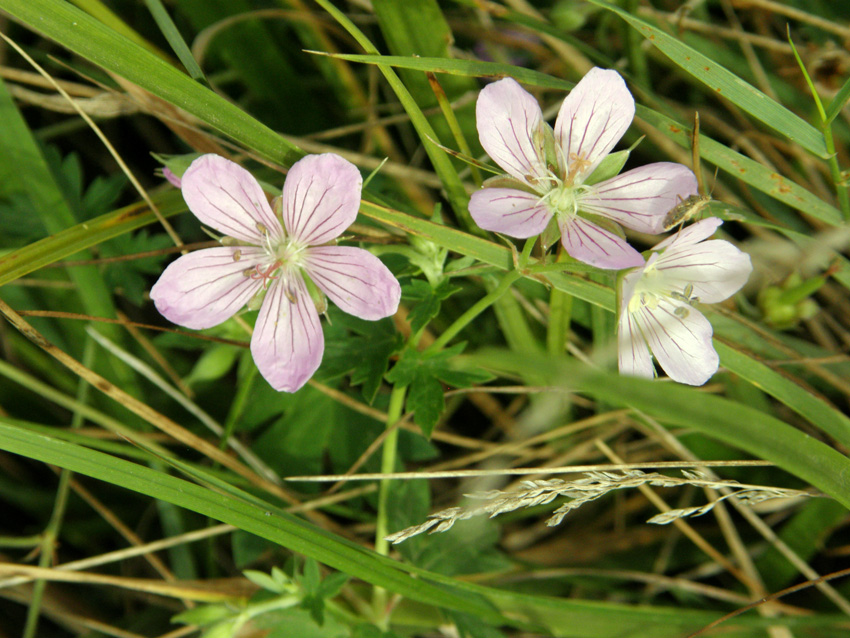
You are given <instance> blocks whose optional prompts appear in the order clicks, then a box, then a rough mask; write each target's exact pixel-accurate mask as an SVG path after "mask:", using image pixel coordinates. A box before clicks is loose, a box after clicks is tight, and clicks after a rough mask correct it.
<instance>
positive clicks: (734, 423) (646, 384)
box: [470, 352, 850, 508]
mask: <svg viewBox="0 0 850 638" xmlns="http://www.w3.org/2000/svg"><path fill="white" fill-rule="evenodd" d="M470 358H472V359H474V360H476V361H477V362H478V363H479V364H481V365H486V366H491V367H494V368H497V369H501V370H509V371H511V372H514V373H519V372H520V371H521V370H524V369H527V368H528V367H533V368H534V369H538V370H541V371H547V372H548V374H549V375H550V378H551V379H552V380H553V382H557V383H560V384H561V385H564V386H567V387H569V388H570V390H571V391H574V392H582V393H585V394H588V395H589V396H592V397H595V398H596V399H598V400H600V401H604V402H607V403H610V404H611V405H617V406H623V407H631V408H636V409H638V410H641V411H643V412H645V413H646V414H648V415H650V416H652V417H655V418H656V419H659V420H660V421H662V422H663V423H665V424H669V425H678V426H684V427H689V428H693V429H694V430H696V431H698V432H701V433H703V434H705V435H706V436H709V437H712V438H715V439H718V440H720V441H723V442H724V443H727V444H729V445H732V446H735V447H737V448H739V449H741V450H744V451H746V452H748V453H750V454H751V455H753V457H754V458H759V459H764V460H766V461H771V462H773V463H775V464H776V465H778V466H779V467H781V468H783V469H784V470H786V471H787V472H790V473H791V474H793V475H795V476H797V477H798V478H800V479H802V480H804V481H806V482H807V483H809V484H811V485H813V486H815V487H816V488H818V489H819V490H821V491H822V492H824V493H825V494H828V495H829V496H831V497H832V498H834V499H835V500H836V501H838V502H840V503H841V504H842V505H844V506H845V507H847V508H850V459H848V458H847V457H846V456H844V455H843V454H841V453H840V452H838V451H836V450H834V449H833V448H831V447H829V446H828V445H826V444H825V443H823V442H821V441H818V440H817V439H814V438H812V437H811V436H809V435H807V434H805V433H804V432H802V431H800V430H798V429H796V428H794V427H792V426H791V425H788V424H787V423H785V422H783V421H780V420H779V419H776V418H774V417H772V416H770V415H768V414H765V413H764V412H761V411H760V410H758V409H756V408H751V407H749V406H747V405H742V404H740V403H737V402H735V401H731V400H729V399H725V398H722V397H718V396H713V395H710V394H707V393H705V392H702V391H700V390H698V389H696V388H690V387H687V386H683V385H679V384H676V383H659V382H657V381H653V380H646V379H638V378H634V377H628V376H622V375H617V374H613V373H609V372H600V371H596V370H591V369H589V368H588V367H587V366H583V365H579V364H571V363H564V362H563V361H559V360H557V359H549V358H545V357H534V356H528V355H526V356H523V357H516V356H514V355H512V354H510V353H504V352H494V353H492V354H485V355H472V356H471V357H470Z"/></svg>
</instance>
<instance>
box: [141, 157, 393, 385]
mask: <svg viewBox="0 0 850 638" xmlns="http://www.w3.org/2000/svg"><path fill="white" fill-rule="evenodd" d="M361 186H362V179H361V177H360V172H359V171H358V170H357V168H356V167H355V166H354V165H353V164H351V163H350V162H348V161H346V160H344V159H342V158H341V157H339V156H338V155H334V154H331V153H328V154H325V155H309V156H307V157H305V158H304V159H302V160H300V161H298V162H296V163H295V164H294V165H293V166H292V168H291V169H290V171H289V175H288V176H287V179H286V182H285V183H284V186H283V193H282V195H281V197H280V198H279V199H278V200H276V206H275V208H276V210H272V207H271V206H270V205H269V202H268V200H267V199H266V195H265V193H264V192H263V190H262V188H261V187H260V184H259V183H258V182H257V180H256V179H254V177H253V176H252V175H251V174H250V173H249V172H248V171H246V170H245V169H244V168H242V167H240V166H239V165H238V164H235V163H234V162H231V161H229V160H227V159H225V158H223V157H219V156H218V155H203V156H201V157H199V158H198V159H196V160H195V161H194V162H193V163H192V165H191V166H190V167H189V168H188V170H187V171H186V173H185V174H184V175H183V177H182V179H181V180H180V187H181V189H182V192H183V197H184V199H185V200H186V203H187V204H188V205H189V210H191V211H192V213H194V214H195V216H196V217H197V218H198V219H199V220H200V221H201V222H203V223H204V224H206V225H208V226H210V227H211V228H213V229H215V230H217V231H219V232H221V233H224V234H225V235H226V236H227V237H226V238H225V240H223V241H222V244H223V245H222V246H217V247H215V248H207V249H204V250H199V251H196V252H193V253H189V254H187V255H183V256H182V257H180V258H179V259H177V261H175V262H173V263H172V264H170V265H169V266H168V268H166V269H165V272H163V273H162V276H161V277H160V278H159V280H158V281H157V282H156V284H155V285H154V287H153V289H152V290H151V298H152V299H153V301H154V304H155V305H156V307H157V309H158V310H159V312H160V313H162V314H163V315H164V316H165V317H166V318H167V319H169V320H170V321H173V322H174V323H177V324H180V325H182V326H185V327H187V328H194V329H202V328H210V327H212V326H215V325H218V324H220V323H222V322H223V321H225V320H227V319H229V318H230V317H232V316H233V315H234V314H236V312H237V311H239V310H240V309H241V308H242V307H243V306H245V305H248V306H249V307H251V308H256V307H259V309H260V312H259V316H258V317H257V322H256V325H255V327H254V332H253V335H252V337H251V354H252V356H253V357H254V361H255V362H256V364H257V367H258V368H259V370H260V372H261V373H262V375H263V376H264V377H265V378H266V380H267V381H268V382H269V383H270V384H271V385H272V387H274V388H275V389H276V390H282V391H286V392H294V391H296V390H298V389H299V388H300V387H302V386H303V385H304V384H305V383H306V382H307V380H308V379H309V378H310V377H311V376H312V375H313V373H314V372H315V371H316V369H317V368H318V367H319V364H320V363H321V361H322V353H323V351H324V337H323V334H322V327H321V324H320V322H319V311H318V309H317V302H316V301H315V300H314V296H318V295H321V293H323V294H324V295H327V296H328V297H329V298H330V299H331V300H332V301H333V302H334V303H335V304H336V305H337V306H339V308H340V309H342V310H344V311H345V312H347V313H349V314H352V315H355V316H357V317H360V318H362V319H370V320H376V319H381V318H383V317H388V316H390V315H392V314H394V313H395V311H396V309H397V308H398V303H399V299H400V297H401V287H400V286H399V283H398V281H397V280H396V278H395V277H394V276H393V275H392V273H391V272H390V271H389V269H388V268H387V267H386V266H384V265H383V264H382V263H381V261H380V260H379V259H378V258H377V257H375V256H374V255H372V254H371V253H370V252H368V251H366V250H363V249H362V248H354V247H350V246H336V245H334V244H333V240H335V239H336V238H337V237H339V236H340V234H341V233H342V232H343V231H344V230H345V229H346V228H348V226H349V225H351V223H352V222H353V221H354V219H355V217H356V216H357V211H358V209H359V207H360V189H361ZM313 287H315V288H318V291H316V290H312V291H311V288H313ZM319 291H321V292H319ZM311 292H313V294H312V295H311ZM318 303H319V306H322V301H319V302H318Z"/></svg>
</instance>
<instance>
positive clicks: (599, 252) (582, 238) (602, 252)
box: [558, 217, 644, 270]
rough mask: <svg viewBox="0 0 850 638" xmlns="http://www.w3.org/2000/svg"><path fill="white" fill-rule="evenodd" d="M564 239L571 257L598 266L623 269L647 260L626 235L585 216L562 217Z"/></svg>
mask: <svg viewBox="0 0 850 638" xmlns="http://www.w3.org/2000/svg"><path fill="white" fill-rule="evenodd" d="M558 226H559V227H560V228H561V243H562V244H563V245H564V248H565V249H566V251H567V253H569V255H570V256H571V257H574V258H575V259H578V260H579V261H583V262H584V263H586V264H590V265H591V266H596V267H597V268H605V269H607V270H621V269H623V268H634V267H636V266H642V265H643V264H644V259H643V256H642V255H641V254H640V253H639V252H638V251H636V250H635V249H634V248H632V247H631V246H629V244H628V243H627V242H626V240H625V239H623V238H622V237H618V236H617V235H615V234H614V233H612V232H610V231H607V230H604V229H603V228H600V227H599V226H597V225H596V224H594V223H593V222H590V221H588V220H586V219H582V218H581V217H572V218H570V219H568V220H563V221H562V220H559V221H558Z"/></svg>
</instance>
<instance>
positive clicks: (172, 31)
mask: <svg viewBox="0 0 850 638" xmlns="http://www.w3.org/2000/svg"><path fill="white" fill-rule="evenodd" d="M145 4H146V5H147V7H148V10H149V11H150V12H151V15H152V16H153V19H154V20H155V21H156V24H157V26H158V27H159V30H160V31H162V35H164V36H165V39H166V40H168V44H170V45H171V49H172V50H173V51H174V53H175V54H176V55H177V57H178V58H179V60H180V62H181V63H182V64H183V66H184V67H185V68H186V70H187V71H188V72H189V75H191V76H192V79H193V80H202V81H204V82H206V81H207V79H206V78H205V77H204V72H203V71H201V67H200V66H198V63H197V61H196V60H195V57H194V56H193V55H192V52H191V51H190V50H189V47H188V46H186V42H185V40H183V36H181V35H180V31H178V30H177V25H175V24H174V21H173V20H172V19H171V16H170V15H168V11H167V10H166V8H165V7H164V6H163V4H162V1H161V0H145Z"/></svg>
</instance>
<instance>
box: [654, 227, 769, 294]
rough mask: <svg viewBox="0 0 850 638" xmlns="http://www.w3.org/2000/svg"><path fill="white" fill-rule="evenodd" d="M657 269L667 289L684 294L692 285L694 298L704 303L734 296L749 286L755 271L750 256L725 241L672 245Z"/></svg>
mask: <svg viewBox="0 0 850 638" xmlns="http://www.w3.org/2000/svg"><path fill="white" fill-rule="evenodd" d="M691 228H693V226H691ZM656 267H657V269H658V272H659V273H660V274H661V276H663V278H664V279H663V281H664V286H665V288H667V290H669V291H673V292H679V293H681V292H683V291H684V289H685V288H686V287H688V286H692V287H693V289H692V290H693V292H692V293H691V294H692V296H695V297H697V298H699V300H700V301H701V302H702V303H717V302H719V301H723V300H724V299H727V298H729V297H731V296H732V295H734V294H735V293H736V292H738V291H739V290H740V289H741V288H742V287H743V285H744V284H745V283H747V279H749V277H750V273H751V272H752V271H753V265H752V262H751V261H750V256H749V255H748V254H747V253H745V252H742V251H741V250H739V249H738V248H737V247H735V246H733V245H732V244H730V243H729V242H728V241H725V240H723V239H712V240H710V241H704V242H701V243H699V244H686V245H685V246H684V247H682V246H679V245H671V246H670V247H669V248H667V250H665V251H664V252H663V253H662V255H661V257H659V259H658V262H657V265H656Z"/></svg>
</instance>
